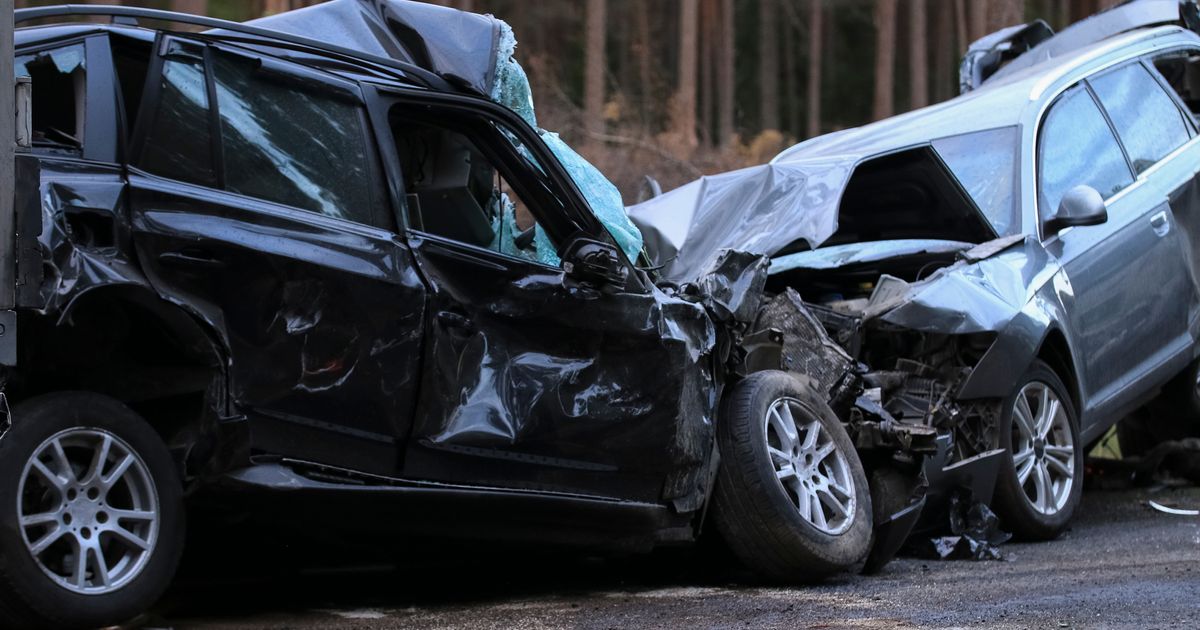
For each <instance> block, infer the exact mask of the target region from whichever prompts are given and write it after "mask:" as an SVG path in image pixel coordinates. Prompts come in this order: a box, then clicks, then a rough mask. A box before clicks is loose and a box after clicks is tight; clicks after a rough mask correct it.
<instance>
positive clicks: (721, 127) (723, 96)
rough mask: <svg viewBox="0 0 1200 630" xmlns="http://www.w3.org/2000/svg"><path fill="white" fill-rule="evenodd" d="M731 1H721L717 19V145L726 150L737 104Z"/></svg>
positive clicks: (731, 142)
mask: <svg viewBox="0 0 1200 630" xmlns="http://www.w3.org/2000/svg"><path fill="white" fill-rule="evenodd" d="M735 18H736V15H735V14H734V6H733V0H721V11H720V15H719V17H718V19H719V20H720V28H721V49H720V53H719V55H720V58H719V61H718V64H717V145H718V146H720V147H721V148H726V147H728V146H730V145H731V144H733V134H734V122H733V116H734V108H735V105H736V103H737V100H736V99H737V95H736V92H735V90H736V86H735V84H734V69H735V68H736V63H737V59H736V57H735V55H736V50H735V49H736V46H737V42H736V40H735V35H736V30H735Z"/></svg>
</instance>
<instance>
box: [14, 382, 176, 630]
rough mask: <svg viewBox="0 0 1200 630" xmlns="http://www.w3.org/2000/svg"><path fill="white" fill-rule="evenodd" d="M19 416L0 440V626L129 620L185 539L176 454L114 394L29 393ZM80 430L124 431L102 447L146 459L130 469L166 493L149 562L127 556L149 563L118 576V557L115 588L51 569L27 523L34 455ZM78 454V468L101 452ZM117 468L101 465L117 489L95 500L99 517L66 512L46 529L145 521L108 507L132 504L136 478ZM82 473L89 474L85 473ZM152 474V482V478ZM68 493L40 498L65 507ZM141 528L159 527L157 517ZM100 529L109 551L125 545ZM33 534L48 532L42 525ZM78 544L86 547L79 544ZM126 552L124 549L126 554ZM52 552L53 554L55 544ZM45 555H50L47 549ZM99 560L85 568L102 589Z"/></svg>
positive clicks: (163, 578)
mask: <svg viewBox="0 0 1200 630" xmlns="http://www.w3.org/2000/svg"><path fill="white" fill-rule="evenodd" d="M12 418H13V421H12V427H11V428H10V429H9V431H8V432H7V434H5V435H4V436H3V438H0V625H2V626H3V627H10V628H41V627H45V628H95V627H101V626H109V625H114V624H117V623H120V622H123V621H126V620H128V619H130V618H132V617H134V616H136V615H138V614H139V613H141V612H143V611H145V610H146V609H147V608H148V607H149V606H151V605H152V604H154V602H155V601H156V600H157V599H158V598H159V596H161V595H162V593H163V591H164V590H165V589H166V587H167V585H168V584H169V583H170V581H171V578H172V577H173V576H174V574H175V569H176V567H177V566H178V564H179V557H180V553H181V551H182V549H183V538H184V511H183V492H182V487H181V484H180V481H179V475H178V473H177V472H176V469H175V465H174V463H173V462H172V458H171V456H170V453H169V452H168V451H167V448H166V446H165V445H164V444H163V442H162V440H161V439H160V438H159V436H158V434H156V433H155V432H154V430H153V429H152V428H151V427H150V426H149V425H148V424H146V422H145V421H144V420H142V419H141V418H140V417H139V416H138V415H137V414H136V413H134V412H133V411H131V410H130V409H129V408H128V407H126V406H125V405H123V404H121V403H120V402H117V401H115V400H113V399H111V398H108V397H106V396H100V395H97V394H91V393H82V392H69V393H57V394H49V395H45V396H40V397H37V398H33V399H30V400H28V401H25V402H23V403H21V404H20V405H17V406H16V407H15V408H14V409H13V412H12ZM80 430H85V431H89V432H90V433H89V434H88V435H93V436H98V438H97V439H101V440H103V439H105V438H104V437H103V436H105V435H107V436H109V438H115V439H112V440H111V442H110V443H111V444H115V446H113V447H111V448H112V450H106V451H99V452H110V453H114V454H113V455H112V457H114V458H115V457H118V456H120V454H121V453H122V451H121V450H117V449H125V451H126V452H125V453H124V455H125V456H123V457H121V459H122V460H124V459H128V457H127V456H128V455H129V454H133V455H135V456H136V458H137V459H140V462H135V463H133V464H131V465H130V467H129V468H126V469H125V470H131V469H132V470H134V471H139V472H136V473H134V474H135V475H136V479H138V480H140V482H139V483H144V484H145V485H144V488H143V490H144V493H145V496H151V493H152V496H153V497H154V498H155V499H156V500H157V506H158V509H157V513H158V521H157V531H156V533H154V534H145V540H148V541H150V542H149V544H148V549H147V551H146V552H145V554H144V555H143V556H142V557H143V558H144V559H141V560H138V561H137V562H134V561H132V560H130V561H128V562H126V566H129V567H136V566H140V567H141V568H140V570H134V569H130V570H129V572H128V573H127V574H126V577H125V578H122V579H118V578H120V574H119V569H118V567H120V566H121V562H120V561H118V562H114V563H113V566H112V567H110V568H109V569H110V571H113V572H114V573H117V576H115V577H114V582H113V583H114V584H117V585H119V586H114V587H113V590H112V591H111V592H105V593H80V592H74V591H72V590H68V588H67V587H65V586H63V585H62V584H59V583H58V582H56V581H55V580H54V579H53V578H52V577H51V576H50V574H49V573H48V572H47V571H49V570H51V569H47V570H44V569H43V566H44V565H43V563H42V562H41V561H39V560H38V559H35V557H34V555H33V553H31V551H30V548H29V546H28V545H27V544H26V542H25V538H26V535H27V534H26V533H25V531H24V530H23V529H22V528H21V527H20V526H19V522H18V516H17V511H18V509H25V507H24V506H26V503H22V502H27V501H29V500H30V491H29V488H26V495H25V497H22V496H21V483H22V481H21V480H22V477H23V475H24V474H25V471H26V465H27V464H29V463H30V459H31V458H32V457H34V455H35V453H36V452H38V450H39V447H41V446H42V445H43V444H46V443H47V440H50V439H51V438H52V437H56V436H60V435H61V436H66V437H63V438H61V440H60V441H66V440H69V439H75V438H73V437H71V436H76V435H80V433H79V431H80ZM64 432H67V433H64ZM71 453H72V454H71V455H70V457H73V458H75V459H74V460H72V464H74V465H78V464H77V461H78V460H80V459H81V458H83V457H91V458H93V459H91V461H93V462H94V461H95V458H96V454H95V452H93V453H91V455H86V454H87V450H86V449H83V450H81V451H79V454H75V451H71ZM139 464H140V467H139ZM60 468H61V467H60ZM116 469H117V462H111V463H110V464H109V465H105V464H101V469H100V471H99V472H100V477H101V479H100V480H98V481H97V482H95V483H100V482H101V481H103V479H102V478H103V477H104V476H105V474H107V475H108V476H110V477H112V478H117V479H118V481H117V482H116V483H115V484H109V487H111V488H112V490H111V491H109V490H105V491H104V493H103V494H102V495H101V494H98V495H97V496H98V498H95V499H93V501H94V505H95V506H96V507H95V508H93V509H96V510H98V511H99V512H100V515H98V516H94V517H92V518H90V519H84V518H75V519H74V520H73V521H68V520H66V517H63V516H61V515H60V516H59V518H58V521H57V522H56V523H54V522H52V523H50V524H48V525H46V527H48V528H64V529H66V528H67V526H70V525H71V524H73V525H74V526H75V530H72V531H76V530H81V529H86V528H85V527H84V524H86V523H92V524H93V525H94V526H96V525H95V524H96V523H108V522H111V523H112V524H114V525H116V524H120V525H121V526H122V527H124V528H126V529H129V528H131V527H132V528H134V529H137V528H138V527H139V525H137V524H130V523H129V521H124V520H123V519H124V517H121V516H108V515H107V513H106V512H104V510H110V511H111V510H116V509H121V508H127V507H128V506H126V505H124V504H123V499H122V497H120V496H118V494H120V493H121V492H122V491H124V490H126V488H125V487H123V486H121V484H122V483H126V482H125V481H124V479H127V477H123V476H121V475H119V474H118V473H117V470H116ZM106 470H107V471H108V472H107V473H105V471H106ZM55 472H57V471H55ZM87 472H88V473H90V472H91V471H90V470H89V471H87ZM31 474H36V473H31ZM81 476H82V477H83V479H82V480H79V478H80V477H81ZM75 477H76V480H79V481H80V483H82V481H86V479H87V475H86V474H85V475H80V474H78V473H76V474H75ZM41 478H43V479H44V478H45V477H41ZM147 478H148V479H149V480H150V483H145V481H146V479H147ZM28 483H30V484H31V486H30V487H37V483H38V482H35V481H29V482H28ZM64 483H65V484H71V483H75V482H73V481H67V482H64ZM43 485H45V487H46V488H47V489H48V488H50V487H51V486H50V484H48V483H46V484H43ZM65 492H66V491H60V492H58V493H57V494H51V493H42V494H41V495H40V496H42V497H45V500H46V501H47V502H48V503H47V505H51V506H54V505H66V504H67V503H68V501H67V499H66V498H65V497H66V496H67V495H66V494H65ZM89 492H90V491H89V490H84V489H82V487H81V489H80V490H78V491H75V494H74V496H77V497H80V499H79V500H80V501H82V498H83V497H84V496H85V494H87V493H89ZM114 493H115V494H114ZM33 494H34V495H37V494H38V493H33ZM118 504H121V505H118ZM72 505H75V504H72ZM51 509H55V508H53V507H51ZM150 512H153V510H150ZM118 519H122V520H118ZM136 522H137V521H134V523H136ZM64 524H66V525H64ZM142 526H144V527H147V528H149V527H151V526H150V525H149V524H145V525H142ZM94 531H95V532H97V533H95V540H96V541H105V545H107V546H106V549H108V550H109V552H111V551H112V550H113V549H114V545H116V544H117V543H115V542H114V541H113V538H112V536H114V534H112V533H109V534H107V535H106V534H103V533H100V530H99V529H96V530H94ZM146 531H154V530H152V529H148V530H146ZM33 535H39V536H41V535H44V534H41V533H40V532H37V531H36V530H35V532H34V534H33ZM91 535H92V533H91V530H89V531H85V532H83V533H82V534H78V535H75V534H71V533H68V534H66V535H64V536H62V538H59V539H58V540H59V541H62V542H61V544H67V545H71V544H75V543H72V537H73V536H75V538H74V539H75V540H79V538H78V536H84V537H90V536H91ZM106 536H107V537H106ZM55 544H60V543H55ZM75 548H78V545H76V547H75ZM120 549H121V548H120V547H119V546H118V547H117V552H118V553H119V552H120ZM44 553H47V554H48V553H50V551H47V552H44ZM85 554H86V552H85ZM41 557H42V558H43V559H45V558H46V556H45V555H43V556H41ZM85 558H89V561H90V562H93V563H96V562H98V561H97V560H95V559H93V558H94V556H88V555H85ZM64 566H65V565H64ZM96 566H97V565H96V564H92V565H90V566H89V565H87V564H85V567H87V568H88V571H87V572H85V576H88V577H86V582H85V584H91V585H92V586H94V584H93V583H92V580H94V579H97V578H96V576H97V575H99V571H98V570H97V569H96V568H95V567H96ZM122 582H124V583H123V584H122Z"/></svg>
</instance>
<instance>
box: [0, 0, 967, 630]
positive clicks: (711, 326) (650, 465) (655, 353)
mask: <svg viewBox="0 0 1200 630" xmlns="http://www.w3.org/2000/svg"><path fill="white" fill-rule="evenodd" d="M88 15H92V16H95V15H101V16H110V17H113V18H114V23H113V24H98V23H94V22H89V23H81V24H55V25H47V26H37V27H29V28H22V29H20V30H18V32H17V35H16V45H17V55H16V59H15V64H16V69H17V73H18V75H21V76H28V77H29V78H30V81H31V83H32V86H33V97H32V104H31V108H32V111H33V117H32V121H31V129H30V130H29V131H30V134H29V137H30V141H31V142H30V146H29V147H28V148H27V150H26V151H23V152H20V153H19V154H18V156H17V164H18V180H17V181H18V187H17V188H18V189H17V191H16V207H17V213H16V216H15V217H13V219H14V223H15V238H14V241H15V242H14V243H13V244H12V245H13V247H10V248H8V249H6V250H5V255H4V256H3V257H2V259H0V260H2V262H0V272H4V273H0V277H6V278H13V284H12V286H10V287H6V290H10V291H11V295H10V296H9V297H11V298H12V299H11V303H12V308H11V309H9V310H4V311H0V323H2V324H3V327H2V328H0V364H3V365H4V368H3V371H2V384H3V397H0V402H4V403H5V406H4V407H3V409H4V411H5V414H4V418H3V420H4V424H3V432H2V433H0V501H3V502H7V505H8V506H10V509H6V510H0V525H2V526H0V579H2V580H3V581H4V583H5V584H6V585H8V586H9V587H10V588H5V589H0V614H3V615H4V618H3V619H0V621H3V622H5V623H7V624H11V625H14V626H17V627H55V628H63V627H95V626H101V625H109V624H113V623H117V622H120V621H122V620H125V619H127V618H129V617H131V616H133V615H135V614H137V613H138V612H140V611H142V610H143V609H145V608H146V607H147V606H149V605H150V604H151V603H153V601H154V600H155V599H156V598H157V597H158V596H159V595H160V594H161V593H162V592H163V589H164V588H165V587H166V585H167V584H168V583H169V581H170V579H171V577H172V575H173V574H174V572H175V569H176V565H177V563H178V561H179V557H180V553H181V549H182V546H183V544H184V538H183V532H184V521H185V518H186V516H185V511H184V506H185V504H186V505H189V506H201V507H216V508H220V509H221V510H225V511H232V512H233V513H235V514H236V515H237V517H238V518H242V517H246V518H251V519H259V520H264V521H267V522H268V523H270V524H271V525H273V526H275V527H277V528H281V529H283V528H291V529H301V530H304V531H306V532H312V533H316V532H319V533H322V534H324V535H328V536H342V537H354V538H359V537H362V536H363V535H364V534H367V533H371V532H373V533H377V534H382V535H384V536H386V537H387V538H389V539H395V538H397V537H401V538H403V537H404V535H418V536H423V537H431V538H449V539H458V540H461V539H464V538H465V539H475V540H487V541H491V542H495V541H515V542H524V543H532V544H536V545H546V544H570V545H582V546H587V547H596V548H601V549H617V550H648V549H652V548H655V547H658V546H663V545H677V544H686V543H692V542H696V541H697V540H698V539H700V538H701V536H702V535H712V533H715V532H717V531H719V532H720V534H721V535H722V536H723V538H724V539H725V541H726V542H727V543H728V544H729V545H730V547H731V548H732V549H733V550H734V552H735V553H736V554H737V556H738V557H739V558H741V559H742V560H743V561H744V562H745V563H746V564H748V565H749V566H750V567H751V568H752V569H754V570H755V571H757V572H758V574H759V575H761V576H763V577H765V578H769V579H775V580H787V581H796V580H812V579H818V578H821V577H823V576H826V575H829V574H831V573H835V572H838V571H842V570H846V569H849V568H857V567H858V566H860V565H865V566H866V568H868V569H870V568H878V567H879V566H881V565H882V564H883V563H885V562H887V560H888V558H890V557H891V555H892V553H894V552H895V550H896V548H897V547H898V546H899V544H900V543H901V542H902V541H903V539H904V538H905V537H906V536H907V534H908V531H909V530H910V529H911V527H912V526H913V523H914V522H915V521H916V518H917V516H918V515H919V513H920V510H921V506H922V504H923V503H922V502H923V498H922V495H921V488H922V487H923V483H922V481H921V476H920V475H921V468H922V463H923V461H924V457H925V456H926V454H933V453H936V452H938V449H939V448H943V447H944V446H945V443H944V442H943V443H939V442H937V438H938V436H937V434H936V431H935V430H933V429H930V428H929V427H927V426H925V425H923V424H922V423H919V422H905V421H903V420H893V419H890V418H889V417H888V416H886V414H884V413H882V412H881V411H879V410H878V409H876V410H875V412H874V413H871V414H865V415H863V416H862V417H859V418H856V419H855V421H854V425H853V426H854V438H853V439H851V435H850V434H849V433H848V432H847V430H846V427H845V425H844V424H843V422H842V421H841V420H840V419H839V418H838V416H837V415H835V413H834V412H833V411H832V410H831V408H830V406H829V402H830V401H829V400H827V398H826V394H827V393H828V392H829V391H831V390H830V384H831V383H834V384H835V385H836V386H837V387H840V388H841V389H840V390H839V391H844V392H845V393H844V395H839V396H838V397H836V399H835V400H834V401H833V402H834V403H835V404H837V405H838V406H842V405H844V404H852V405H854V406H855V408H867V409H874V407H872V406H871V405H872V403H871V401H872V400H875V399H873V398H872V394H871V393H870V392H869V391H868V392H866V393H864V394H862V395H858V394H857V391H858V389H859V379H858V375H857V374H850V376H847V373H835V372H831V371H829V370H825V369H823V368H822V366H823V363H822V362H820V361H816V360H812V357H817V356H820V357H832V359H831V360H834V361H847V360H848V358H847V356H846V354H845V353H844V351H842V350H841V349H840V348H839V347H837V346H836V345H833V344H823V343H820V342H819V341H820V339H819V336H818V335H817V334H816V333H817V329H818V328H819V327H820V326H819V324H818V323H816V320H813V319H812V318H811V313H810V309H809V308H808V307H806V306H805V304H804V303H802V302H800V301H799V300H797V299H794V296H793V295H791V294H787V295H782V296H781V297H778V298H776V299H774V300H772V301H770V302H769V303H767V302H764V300H763V297H764V290H765V286H766V283H767V282H768V276H767V266H768V261H767V259H766V258H765V257H763V256H762V255H759V254H749V253H744V252H743V251H739V250H740V248H738V247H732V248H713V249H711V250H710V251H708V252H707V253H706V254H705V256H704V259H705V260H704V261H703V263H702V264H699V265H697V266H696V267H695V268H694V269H691V270H689V272H688V273H687V274H674V275H672V277H671V278H670V279H668V278H663V277H660V276H659V275H658V274H656V273H655V272H653V271H647V269H649V267H647V266H646V265H645V263H646V260H645V258H644V256H643V254H642V250H643V242H642V235H641V234H640V232H639V231H638V229H637V228H636V227H635V226H634V225H633V224H632V223H630V221H629V220H628V218H627V216H626V214H625V209H624V207H623V205H622V203H621V199H620V195H619V193H617V191H616V189H615V188H614V187H613V186H612V184H611V183H609V182H608V181H607V180H605V179H604V178H603V176H601V175H600V174H599V173H598V172H597V171H596V170H595V169H594V168H592V167H591V166H590V165H589V164H587V163H586V162H585V161H584V160H582V158H580V157H579V156H578V155H577V154H575V153H574V151H572V150H571V149H570V148H569V147H567V146H566V145H565V144H564V143H562V141H561V140H559V139H558V137H557V136H556V135H554V134H552V133H549V132H546V131H543V130H540V129H538V128H537V121H536V116H535V113H534V109H533V104H532V101H531V99H530V96H529V87H528V84H527V82H526V79H525V75H524V72H523V71H522V70H521V67H520V65H519V64H517V63H516V61H515V59H514V58H513V53H514V49H515V45H516V40H515V37H514V36H513V34H512V32H511V30H509V29H508V27H507V25H505V24H504V23H503V22H500V21H499V20H495V19H493V18H490V17H486V16H479V15H473V14H469V13H463V12H458V11H453V10H450V9H446V8H442V7H437V6H433V5H429V4H424V3H416V2H405V1H399V0H334V1H332V2H328V3H324V4H321V5H318V6H314V7H311V8H308V9H304V10H300V11H296V12H292V13H286V14H282V15H279V16H274V17H271V18H267V19H263V20H259V21H256V22H253V23H249V24H245V25H243V24H234V23H228V22H223V21H220V20H213V19H208V18H201V17H194V16H187V15H181V14H174V13H168V12H161V11H153V10H146V9H134V8H128V7H96V6H65V7H48V8H38V9H29V10H22V11H18V12H17V13H16V20H17V21H18V22H19V23H23V22H28V21H31V20H54V19H62V18H66V19H67V20H71V19H78V18H79V17H80V16H88ZM140 20H158V21H163V22H167V23H175V24H183V25H186V26H187V27H188V29H187V30H180V31H174V30H169V29H151V28H145V27H143V26H139V25H138V23H137V22H138V21H140ZM197 28H201V29H204V28H207V29H210V30H206V31H204V32H200V33H196V32H192V31H193V30H195V29H197ZM685 276H686V277H685ZM676 280H678V281H676ZM760 320H761V321H763V322H766V323H767V325H760ZM814 341H817V342H818V343H814ZM810 352H811V353H813V355H812V357H810V356H809V354H808V353H810ZM796 361H807V362H808V366H809V367H806V368H803V369H798V368H797V364H796V363H795V362H796ZM789 366H790V367H789ZM809 368H811V369H809ZM889 396H890V392H889ZM876 398H878V397H876ZM7 403H12V409H11V413H8V411H7V410H8V407H7ZM877 406H878V405H875V407H877ZM864 463H867V464H868V466H867V467H864ZM868 471H869V472H870V475H871V477H870V481H868V477H867V472H868ZM881 489H886V492H883V491H882V490H881ZM881 492H883V494H880V493H881ZM880 497H886V498H887V500H886V501H885V500H877V499H880Z"/></svg>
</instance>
